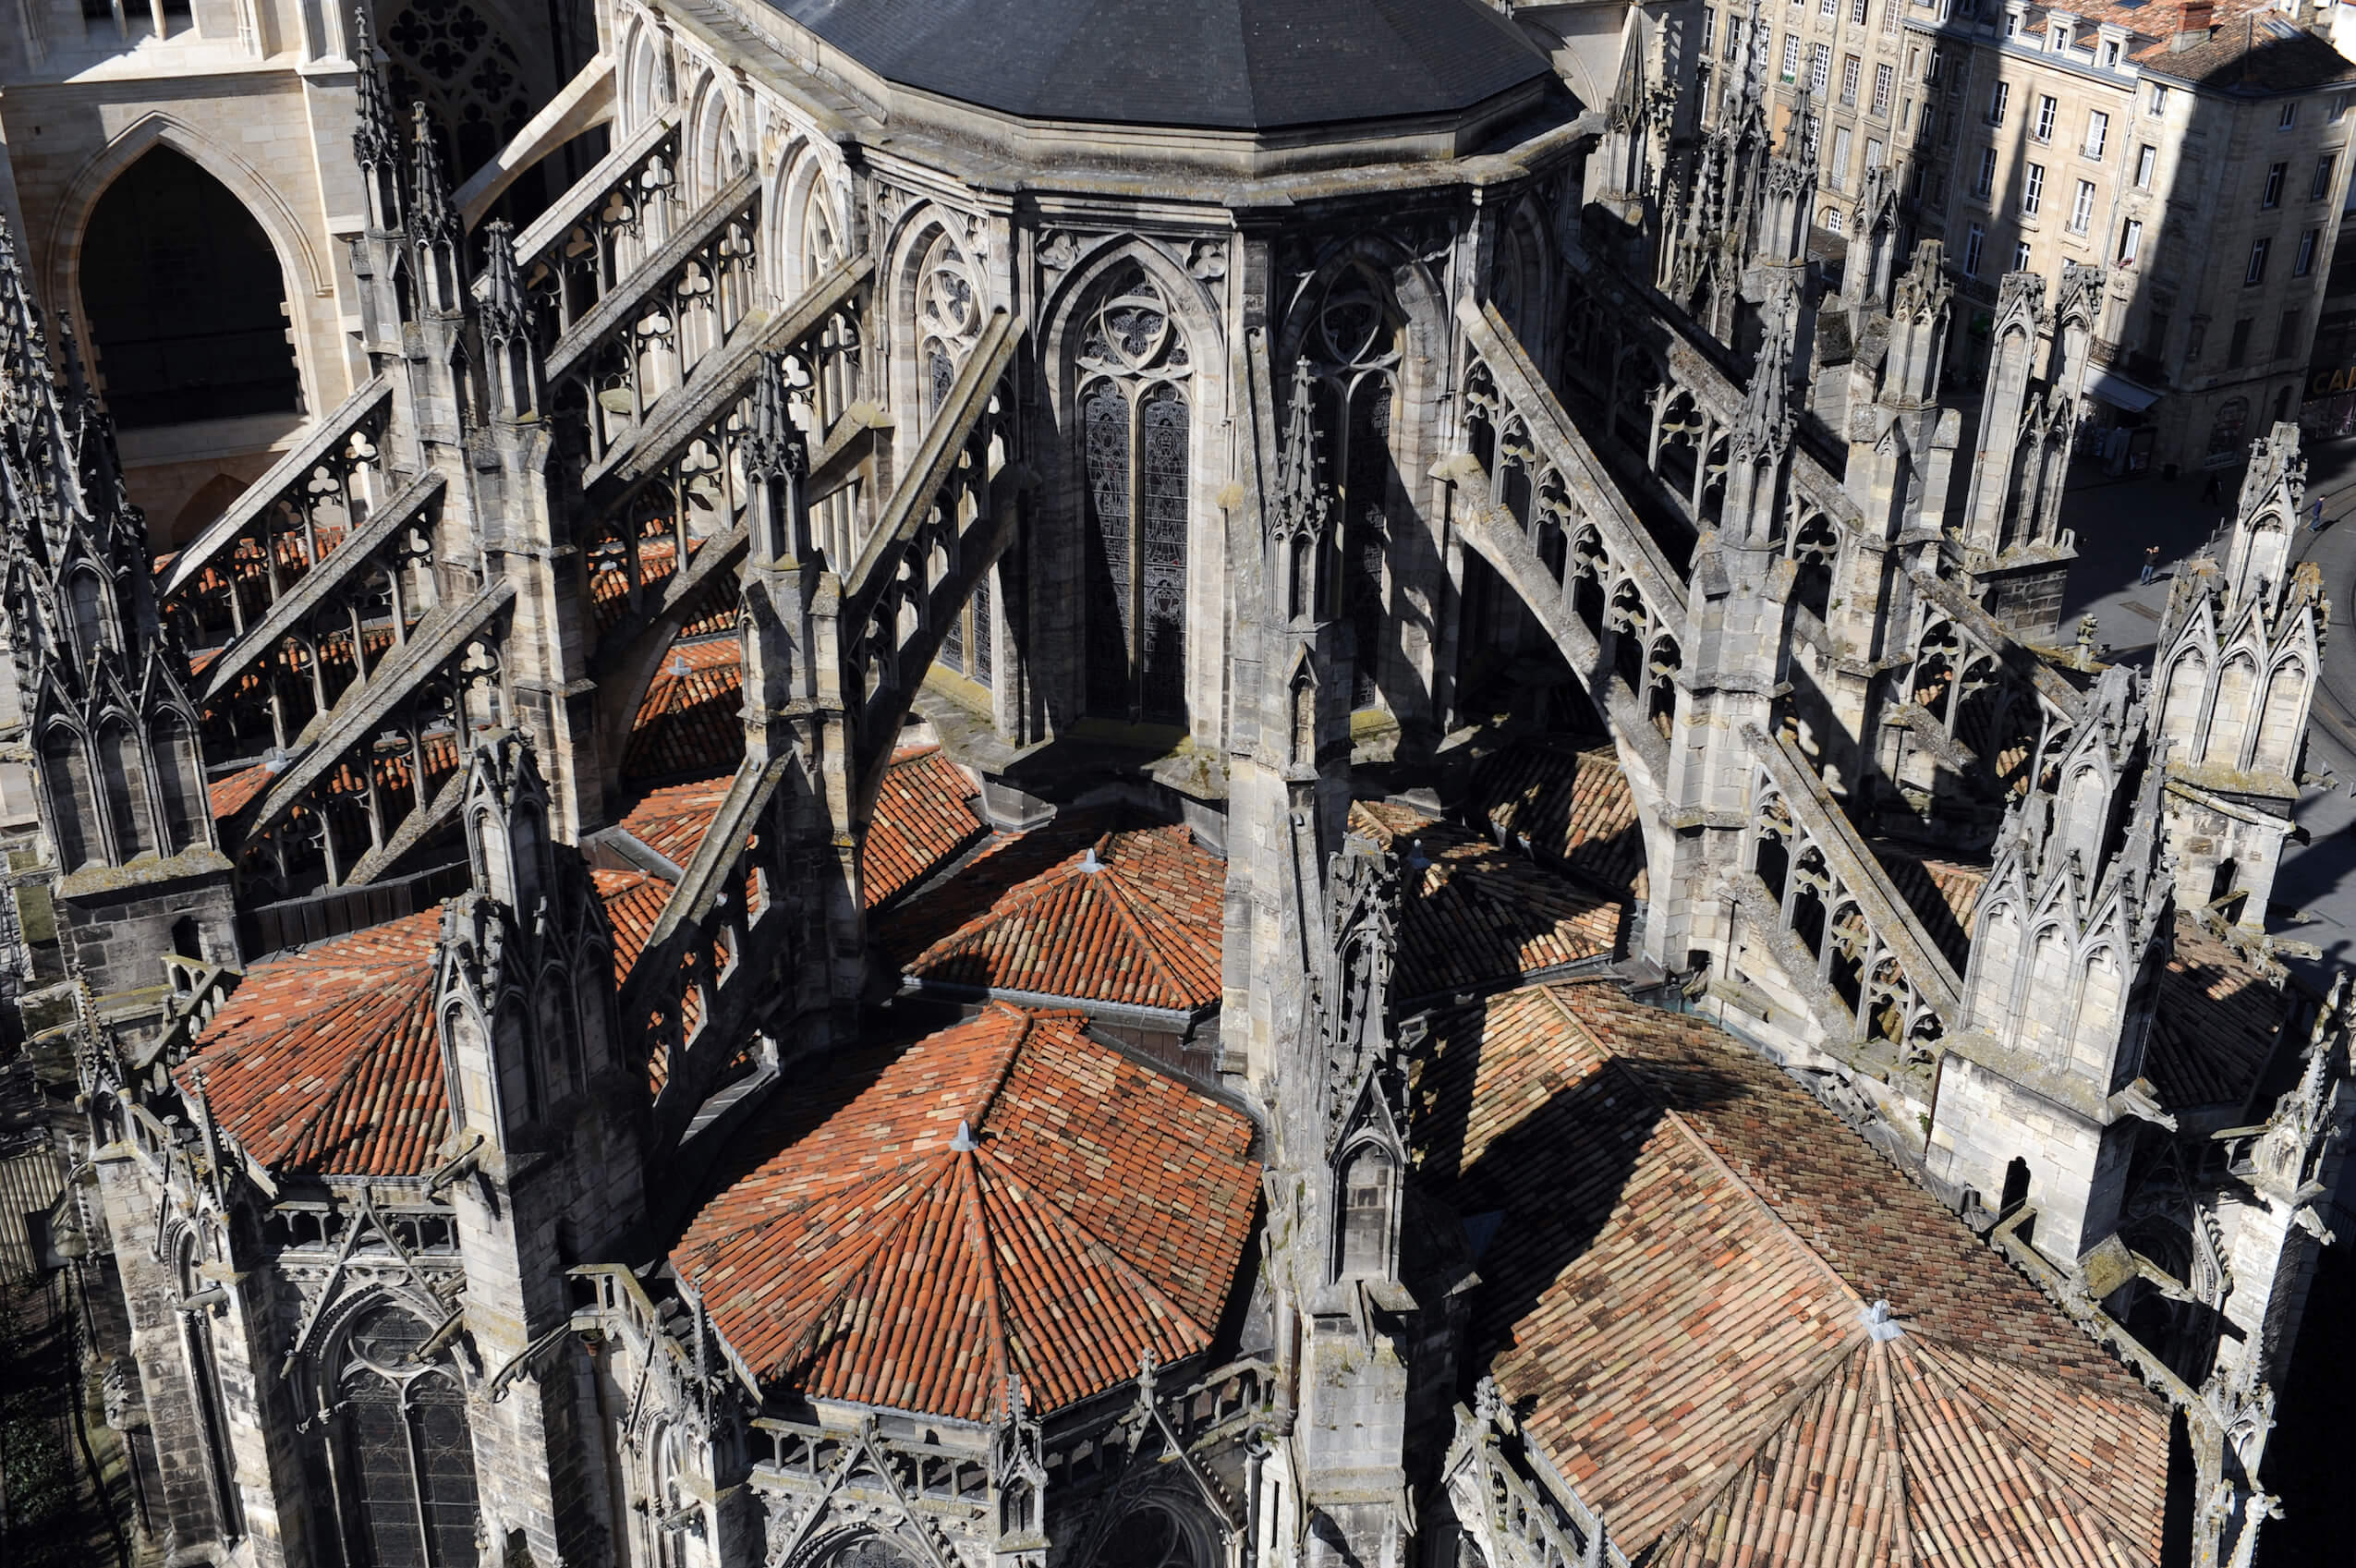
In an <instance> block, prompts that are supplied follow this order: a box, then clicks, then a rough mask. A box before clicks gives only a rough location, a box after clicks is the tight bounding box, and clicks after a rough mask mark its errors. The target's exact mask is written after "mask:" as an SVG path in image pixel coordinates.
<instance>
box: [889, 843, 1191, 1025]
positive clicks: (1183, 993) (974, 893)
mask: <svg viewBox="0 0 2356 1568" xmlns="http://www.w3.org/2000/svg"><path fill="white" fill-rule="evenodd" d="M1114 824H1115V820H1114V819H1113V818H1111V817H1110V816H1109V815H1105V814H1099V813H1089V814H1085V815H1082V816H1079V817H1075V818H1071V819H1064V820H1057V821H1056V822H1053V823H1050V824H1049V825H1048V826H1047V827H1044V828H1041V829H1039V830H1038V831H1037V832H1034V833H1025V834H1022V835H1020V836H1018V837H1013V838H1008V839H1006V840H1003V841H1002V842H1001V843H999V844H997V845H993V846H991V848H990V849H989V850H988V851H987V852H985V853H984V854H982V855H979V856H977V857H975V858H974V859H973V860H972V861H970V862H968V863H967V864H966V865H965V867H964V868H963V869H960V870H959V871H958V873H957V874H956V876H954V877H953V878H951V879H950V880H949V881H947V882H945V883H943V884H942V885H941V886H940V887H937V888H933V889H931V890H929V891H928V892H927V893H924V894H923V895H922V896H921V897H919V898H917V899H916V900H915V901H914V902H912V903H910V904H908V905H907V906H905V907H904V908H902V909H901V910H899V911H896V912H895V913H893V915H891V916H889V917H887V918H885V919H884V920H883V921H882V922H881V923H880V927H879V929H878V932H877V935H878V938H879V940H880V942H882V945H883V949H884V952H885V953H886V954H889V955H890V956H891V958H892V960H893V963H895V964H897V965H898V966H900V968H901V969H902V971H903V972H904V973H905V974H907V975H908V976H910V977H912V978H917V979H924V980H931V981H936V982H939V983H941V984H944V985H959V986H973V987H977V988H980V989H988V990H1000V991H1026V992H1029V993H1031V994H1033V995H1037V996H1052V997H1056V998H1059V999H1068V1000H1071V1001H1075V1002H1099V1003H1123V1004H1125V1005H1129V1006H1135V1007H1156V1008H1163V1009H1167V1010H1170V1011H1173V1012H1184V1013H1192V1012H1196V1011H1197V1010H1199V1009H1201V1008H1205V1007H1208V1006H1211V1005H1213V1004H1215V1003H1217V1002H1218V1001H1219V999H1220V934H1221V893H1222V892H1223V890H1224V887H1225V884H1226V881H1227V868H1226V864H1225V862H1223V861H1221V859H1220V858H1219V857H1217V856H1215V855H1213V854H1211V853H1210V852H1209V851H1208V850H1207V849H1205V848H1203V847H1202V846H1201V845H1198V844H1196V842H1195V841H1194V836H1193V835H1192V834H1191V833H1188V832H1187V831H1186V830H1185V829H1184V828H1183V827H1148V828H1119V827H1116V826H1115V825H1114ZM1091 867H1093V869H1090V868H1091Z"/></svg>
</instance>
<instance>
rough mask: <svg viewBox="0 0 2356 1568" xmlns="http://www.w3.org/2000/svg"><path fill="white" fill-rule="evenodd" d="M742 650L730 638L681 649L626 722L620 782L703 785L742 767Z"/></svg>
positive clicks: (657, 674) (684, 645)
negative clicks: (693, 780)
mask: <svg viewBox="0 0 2356 1568" xmlns="http://www.w3.org/2000/svg"><path fill="white" fill-rule="evenodd" d="M744 656H745V651H744V645H743V643H742V642H740V641H739V640H738V639H737V638H733V637H715V638H706V639H705V640H703V641H700V642H681V643H677V644H675V645H674V646H673V648H672V650H671V651H670V652H668V653H666V654H664V655H663V656H662V668H661V669H659V670H657V671H656V672H655V675H654V679H653V681H652V682H650V684H649V685H648V687H647V690H646V697H645V699H644V700H642V701H641V702H639V704H638V716H637V717H636V718H634V719H632V720H631V721H630V744H629V746H628V747H627V748H625V750H624V752H623V753H622V776H623V777H624V778H625V779H670V778H681V777H688V776H692V777H698V778H708V777H710V775H711V774H713V773H733V772H735V771H736V765H737V764H738V763H739V762H742V761H743V760H745V725H744V719H743V711H744V705H745V697H744V687H745V671H744Z"/></svg>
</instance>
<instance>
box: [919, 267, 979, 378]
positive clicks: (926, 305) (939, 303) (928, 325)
mask: <svg viewBox="0 0 2356 1568" xmlns="http://www.w3.org/2000/svg"><path fill="white" fill-rule="evenodd" d="M980 335H981V299H980V297H979V296H978V295H977V294H976V293H975V292H974V280H973V277H972V275H971V274H970V273H967V272H966V270H965V256H964V254H963V253H962V252H961V251H959V250H958V249H957V246H956V243H955V241H953V240H952V239H951V238H950V237H948V236H947V235H946V234H943V235H940V236H937V237H935V238H934V239H933V242H932V244H931V245H930V246H929V248H928V249H926V251H925V259H924V264H923V265H922V266H921V267H919V268H918V269H917V393H918V396H919V399H920V401H921V402H922V404H923V406H924V417H925V422H926V423H927V424H929V423H931V421H932V418H933V416H934V415H936V414H938V413H940V412H941V405H942V404H943V403H946V402H948V401H949V394H950V392H951V390H952V389H953V388H954V387H955V386H956V384H957V371H958V369H959V367H961V366H963V365H964V364H965V356H966V354H967V353H968V352H969V351H970V350H971V349H972V348H973V346H974V343H975V340H976V339H978V337H980Z"/></svg>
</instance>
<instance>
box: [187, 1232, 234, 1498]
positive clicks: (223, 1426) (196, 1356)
mask: <svg viewBox="0 0 2356 1568" xmlns="http://www.w3.org/2000/svg"><path fill="white" fill-rule="evenodd" d="M197 1263H198V1258H197V1239H196V1236H195V1234H194V1233H187V1232H184V1233H183V1234H181V1237H180V1245H179V1247H178V1249H177V1251H176V1253H175V1254H174V1257H173V1266H174V1267H173V1272H174V1273H175V1274H176V1276H177V1283H178V1284H179V1287H180V1299H181V1300H183V1301H186V1300H188V1298H189V1297H190V1296H193V1295H197V1294H198V1293H199V1292H200V1291H202V1290H204V1289H206V1288H208V1287H207V1282H206V1281H205V1280H204V1278H203V1276H202V1275H201V1274H200V1272H199V1270H198V1268H197ZM180 1319H181V1324H180V1328H181V1344H182V1347H183V1348H184V1349H185V1350H186V1352H187V1355H188V1380H189V1382H190V1383H191V1384H193V1385H194V1387H195V1392H196V1407H197V1426H198V1430H199V1435H200V1437H201V1438H202V1439H203V1441H204V1463H205V1472H206V1477H207V1478H208V1479H209V1480H210V1481H211V1482H212V1483H213V1507H214V1508H215V1509H217V1510H218V1511H219V1516H220V1520H221V1530H222V1533H223V1534H224V1535H225V1536H228V1537H230V1538H233V1539H234V1538H237V1537H238V1536H242V1535H244V1534H245V1533H246V1512H245V1506H244V1502H243V1501H242V1500H241V1499H240V1498H239V1497H238V1495H237V1461H236V1458H235V1456H234V1455H233V1454H232V1453H231V1452H230V1449H229V1419H228V1411H227V1406H226V1404H225V1403H224V1401H223V1400H222V1397H221V1364H220V1361H219V1360H218V1359H217V1353H216V1352H215V1350H214V1347H213V1313H212V1310H211V1309H210V1308H209V1307H193V1308H190V1309H189V1310H188V1311H186V1312H183V1313H181V1314H180Z"/></svg>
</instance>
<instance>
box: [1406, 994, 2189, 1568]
mask: <svg viewBox="0 0 2356 1568" xmlns="http://www.w3.org/2000/svg"><path fill="white" fill-rule="evenodd" d="M1415 1103H1416V1108H1417V1109H1416V1117H1415V1120H1416V1131H1415V1141H1416V1143H1417V1145H1418V1147H1419V1149H1420V1152H1421V1158H1422V1161H1423V1169H1424V1170H1425V1171H1426V1172H1427V1173H1429V1174H1430V1175H1431V1176H1432V1177H1433V1178H1434V1180H1435V1183H1436V1185H1438V1186H1439V1188H1440V1189H1441V1192H1442V1193H1443V1195H1444V1196H1446V1197H1449V1199H1450V1201H1451V1202H1452V1203H1453V1205H1454V1206H1455V1207H1456V1209H1458V1211H1459V1212H1460V1213H1463V1214H1465V1215H1468V1216H1471V1215H1486V1214H1491V1213H1495V1214H1498V1215H1500V1220H1501V1222H1500V1225H1499V1226H1498V1228H1497V1232H1496V1240H1495V1241H1494V1242H1493V1243H1492V1244H1491V1245H1490V1246H1488V1248H1487V1249H1486V1251H1485V1252H1484V1254H1483V1255H1482V1256H1481V1258H1479V1259H1478V1269H1479V1271H1480V1275H1481V1280H1482V1283H1481V1285H1480V1287H1479V1294H1478V1295H1477V1296H1476V1300H1475V1304H1474V1309H1473V1310H1474V1321H1473V1325H1472V1332H1473V1343H1474V1349H1475V1352H1476V1355H1482V1356H1484V1357H1486V1358H1487V1359H1488V1367H1489V1370H1490V1372H1491V1375H1493V1376H1494V1377H1495V1378H1496V1380H1497V1382H1498V1384H1499V1386H1500V1390H1501V1391H1502V1392H1503V1394H1504V1396H1505V1399H1506V1401H1507V1402H1508V1403H1509V1404H1511V1405H1512V1407H1513V1408H1514V1409H1515V1410H1517V1411H1526V1412H1527V1414H1526V1416H1524V1417H1523V1419H1522V1427H1523V1429H1524V1431H1525V1432H1526V1434H1527V1435H1528V1437H1529V1438H1530V1440H1532V1441H1533V1442H1534V1443H1536V1446H1537V1447H1538V1449H1539V1450H1540V1451H1541V1452H1542V1453H1544V1454H1545V1456H1546V1458H1547V1459H1548V1462H1549V1463H1550V1464H1551V1465H1552V1466H1553V1467H1554V1469H1555V1470H1556V1471H1557V1472H1558V1473H1559V1474H1560V1475H1561V1477H1563V1478H1564V1479H1565V1480H1567V1481H1568V1482H1569V1483H1570V1484H1571V1486H1572V1487H1573V1488H1574V1489H1576V1490H1577V1491H1578V1493H1579V1495H1580V1497H1581V1498H1582V1499H1583V1500H1584V1501H1585V1502H1586V1503H1588V1504H1589V1505H1590V1506H1592V1507H1596V1508H1599V1509H1600V1510H1601V1511H1602V1512H1603V1513H1604V1515H1605V1516H1606V1518H1607V1519H1608V1520H1609V1523H1610V1528H1611V1535H1612V1538H1613V1540H1614V1542H1615V1544H1617V1545H1619V1546H1620V1547H1621V1549H1622V1550H1625V1551H1626V1552H1627V1553H1628V1554H1629V1556H1630V1557H1631V1558H1632V1559H1633V1558H1637V1557H1640V1556H1642V1557H1645V1559H1646V1561H1649V1562H1655V1563H1662V1564H1684V1563H1698V1562H1722V1561H1727V1560H1729V1553H1731V1551H1732V1550H1733V1549H1734V1548H1735V1547H1737V1546H1741V1545H1744V1544H1746V1543H1747V1544H1749V1545H1750V1546H1751V1548H1752V1550H1753V1552H1754V1553H1755V1555H1749V1556H1746V1557H1744V1558H1743V1560H1744V1561H1749V1562H1798V1561H1801V1560H1802V1559H1803V1557H1805V1559H1806V1560H1807V1561H1809V1562H1823V1563H1828V1564H1848V1563H1861V1564H1862V1563H1869V1562H1893V1561H1907V1560H1910V1559H1911V1560H1913V1561H1937V1562H1949V1561H1990V1562H2048V1563H2071V1564H2076V1563H2087V1564H2090V1565H2091V1564H2093V1563H2095V1562H2103V1563H2108V1562H2114V1561H2134V1562H2150V1561H2156V1560H2157V1558H2158V1556H2159V1548H2160V1527H2161V1513H2162V1508H2163V1503H2164V1500H2165V1495H2166V1487H2167V1474H2168V1408H2167V1406H2166V1404H2164V1403H2163V1402H2161V1401H2160V1400H2158V1399H2156V1398H2155V1397H2154V1396H2152V1395H2151V1394H2149V1393H2148V1392H2145V1391H2144V1389H2143V1386H2142V1385H2141V1384H2140V1383H2139V1382H2138V1381H2137V1380H2135V1379H2134V1378H2133V1377H2131V1376H2130V1375H2129V1374H2128V1373H2127V1372H2126V1371H2125V1370H2123V1369H2122V1368H2121V1367H2119V1365H2118V1364H2117V1363H2116V1362H2114V1361H2113V1360H2112V1359H2111V1358H2110V1357H2109V1356H2108V1355H2107V1354H2106V1353H2105V1352H2104V1351H2103V1350H2101V1349H2100V1348H2099V1347H2098V1346H2097V1345H2096V1344H2095V1343H2094V1342H2093V1341H2091V1340H2090V1339H2088V1338H2087V1337H2086V1336H2085V1335H2084V1334H2083V1332H2081V1331H2080V1330H2079V1329H2078V1328H2077V1327H2076V1326H2075V1325H2073V1324H2072V1323H2071V1320H2070V1319H2068V1318H2067V1317H2066V1316H2064V1315H2063V1314H2062V1312H2061V1311H2060V1310H2059V1309H2058V1308H2057V1307H2054V1306H2053V1305H2052V1304H2051V1303H2050V1302H2048V1301H2047V1300H2046V1298H2045V1297H2044V1296H2043V1295H2039V1294H2038V1293H2037V1291H2035V1290H2034V1288H2032V1287H2031V1286H2030V1285H2029V1284H2028V1283H2027V1282H2025V1281H2023V1280H2022V1278H2021V1277H2020V1276H2019V1275H2017V1274H2016V1273H2014V1272H2013V1270H2011V1269H2010V1267H2009V1266H2008V1265H2007V1263H2006V1262H2005V1261H2004V1259H2003V1258H2001V1257H2000V1256H1999V1255H1998V1253H1996V1252H1995V1251H1993V1250H1992V1249H1990V1248H1989V1247H1988V1246H1986V1245H1985V1244H1983V1243H1982V1242H1981V1241H1979V1240H1978V1239H1977V1238H1975V1237H1974V1236H1973V1235H1972V1234H1971V1233H1970V1232H1969V1231H1968V1230H1967V1229H1966V1228H1965V1227H1964V1226H1963V1225H1962V1224H1961V1222H1959V1221H1958V1220H1956V1218H1955V1217H1954V1216H1953V1215H1952V1214H1949V1212H1947V1210H1945V1209H1943V1208H1941V1207H1940V1206H1939V1205H1938V1203H1937V1202H1936V1201H1935V1200H1934V1199H1933V1198H1932V1197H1930V1196H1929V1195H1928V1194H1926V1193H1925V1192H1923V1191H1922V1190H1921V1189H1919V1188H1917V1187H1916V1186H1914V1185H1913V1184H1912V1183H1910V1182H1908V1181H1907V1180H1905V1179H1904V1178H1903V1177H1902V1175H1901V1173H1899V1172H1898V1171H1896V1170H1895V1169H1893V1168H1892V1167H1891V1166H1890V1165H1889V1163H1888V1161H1885V1160H1884V1159H1883V1158H1882V1157H1881V1156H1880V1155H1879V1154H1877V1153H1876V1152H1875V1151H1874V1150H1873V1149H1871V1148H1870V1147H1869V1146H1867V1145H1866V1144H1865V1143H1864V1140H1862V1139H1861V1138H1859V1137H1857V1136H1855V1135H1854V1134H1852V1133H1851V1132H1850V1131H1849V1130H1848V1129H1846V1128H1845V1127H1844V1126H1842V1125H1841V1124H1840V1122H1839V1121H1838V1120H1837V1119H1836V1118H1835V1117H1834V1116H1833V1115H1832V1114H1831V1112H1828V1111H1827V1110H1825V1109H1824V1108H1823V1107H1822V1106H1821V1105H1819V1104H1818V1103H1817V1102H1816V1100H1814V1099H1812V1098H1811V1097H1810V1096H1809V1095H1808V1094H1807V1093H1806V1092H1805V1091H1804V1090H1803V1089H1801V1088H1799V1087H1798V1086H1796V1085H1795V1084H1793V1083H1792V1082H1791V1080H1790V1079H1788V1078H1787V1077H1786V1076H1784V1075H1783V1074H1782V1073H1781V1072H1779V1070H1778V1069H1777V1068H1775V1067H1774V1066H1773V1065H1772V1064H1769V1063H1767V1061H1765V1060H1764V1059H1763V1058H1761V1057H1759V1056H1757V1055H1756V1054H1755V1053H1753V1052H1751V1051H1745V1050H1743V1048H1742V1047H1740V1046H1739V1045H1738V1044H1736V1043H1735V1042H1734V1041H1732V1040H1731V1039H1729V1038H1728V1037H1727V1036H1726V1035H1725V1034H1724V1033H1723V1032H1722V1031H1720V1030H1719V1029H1718V1028H1717V1027H1715V1026H1714V1025H1711V1024H1709V1023H1706V1021H1704V1020H1701V1019H1698V1018H1694V1017H1690V1016H1686V1015H1676V1014H1670V1013H1667V1012H1663V1011H1659V1010H1657V1009H1652V1008H1647V1007H1644V1006H1641V1005H1639V1004H1638V1003H1634V1002H1633V1001H1632V1000H1630V999H1629V998H1628V997H1627V996H1626V994H1625V993H1624V992H1622V991H1620V990H1618V989H1617V988H1616V987H1614V986H1612V985H1610V984H1609V983H1607V982H1594V981H1590V982H1585V983H1561V984H1555V985H1551V986H1547V987H1541V988H1527V989H1524V990H1521V991H1513V992H1511V993H1509V994H1507V995H1504V996H1500V997H1497V998H1494V999H1492V1000H1490V1001H1489V1002H1488V1003H1487V1004H1485V1005H1484V1006H1481V1007H1476V1008H1467V1009H1463V1010H1460V1011H1458V1012H1455V1013H1453V1014H1451V1015H1443V1016H1442V1017H1441V1018H1440V1019H1439V1020H1438V1021H1437V1023H1436V1027H1435V1029H1434V1046H1433V1050H1432V1053H1431V1055H1430V1057H1429V1059H1428V1060H1427V1062H1426V1063H1425V1064H1423V1065H1422V1066H1421V1067H1420V1069H1419V1072H1418V1076H1417V1080H1416V1084H1415ZM1877 1299H1887V1300H1888V1302H1889V1303H1890V1304H1891V1307H1892V1308H1893V1309H1894V1317H1893V1319H1892V1321H1893V1322H1894V1324H1895V1326H1896V1327H1897V1329H1898V1330H1899V1332H1898V1334H1897V1335H1896V1337H1894V1338H1882V1337H1877V1335H1876V1333H1875V1332H1874V1331H1872V1330H1871V1329H1870V1328H1869V1325H1868V1319H1867V1311H1868V1308H1869V1307H1870V1306H1871V1304H1872V1303H1873V1302H1875V1301H1876V1300H1877ZM1882 1333H1883V1334H1885V1335H1886V1334H1887V1329H1886V1328H1885V1329H1884V1330H1882ZM1901 1529H1902V1530H1903V1531H1904V1532H1906V1536H1907V1540H1906V1542H1905V1543H1904V1544H1905V1546H1906V1547H1907V1548H1911V1550H1900V1549H1899V1546H1898V1543H1897V1542H1895V1541H1894V1540H1893V1537H1895V1536H1896V1535H1897V1533H1898V1532H1899V1531H1900V1530H1901ZM1812 1552H1813V1553H1817V1554H1818V1555H1808V1554H1810V1553H1812ZM1974 1553H1975V1554H1976V1555H1973V1554H1974Z"/></svg>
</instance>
